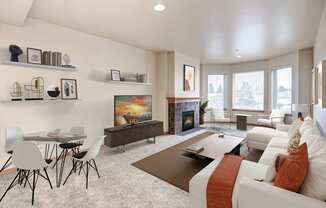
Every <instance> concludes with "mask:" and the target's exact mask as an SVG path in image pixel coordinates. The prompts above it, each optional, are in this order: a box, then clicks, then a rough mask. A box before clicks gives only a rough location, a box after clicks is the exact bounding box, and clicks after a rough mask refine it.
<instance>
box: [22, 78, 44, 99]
mask: <svg viewBox="0 0 326 208" xmlns="http://www.w3.org/2000/svg"><path fill="white" fill-rule="evenodd" d="M24 89H25V92H26V93H27V94H26V96H25V100H43V99H44V98H43V95H44V79H43V77H34V78H32V80H31V84H30V85H24Z"/></svg>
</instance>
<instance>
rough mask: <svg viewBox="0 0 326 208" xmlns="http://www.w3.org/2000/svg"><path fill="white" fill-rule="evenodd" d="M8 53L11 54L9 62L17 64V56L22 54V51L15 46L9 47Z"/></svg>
mask: <svg viewBox="0 0 326 208" xmlns="http://www.w3.org/2000/svg"><path fill="white" fill-rule="evenodd" d="M9 52H10V53H11V57H10V61H13V62H18V56H19V55H21V54H23V50H22V49H21V48H19V46H17V45H10V46H9Z"/></svg>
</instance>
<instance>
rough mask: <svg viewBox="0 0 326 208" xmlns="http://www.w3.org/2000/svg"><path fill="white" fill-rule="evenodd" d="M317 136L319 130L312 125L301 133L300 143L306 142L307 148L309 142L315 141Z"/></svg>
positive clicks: (309, 144)
mask: <svg viewBox="0 0 326 208" xmlns="http://www.w3.org/2000/svg"><path fill="white" fill-rule="evenodd" d="M319 136H320V131H319V129H318V128H317V127H316V126H314V127H313V128H311V129H308V130H306V131H305V132H304V134H303V135H301V139H300V145H301V144H303V143H307V146H308V149H309V147H310V146H311V144H312V143H313V142H314V141H315V139H318V138H319Z"/></svg>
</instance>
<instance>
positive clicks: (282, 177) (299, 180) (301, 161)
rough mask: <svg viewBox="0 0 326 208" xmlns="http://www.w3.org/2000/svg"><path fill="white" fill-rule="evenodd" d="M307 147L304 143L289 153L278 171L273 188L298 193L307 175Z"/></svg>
mask: <svg viewBox="0 0 326 208" xmlns="http://www.w3.org/2000/svg"><path fill="white" fill-rule="evenodd" d="M308 165H309V160H308V146H307V144H306V143H304V144H302V145H300V147H299V148H298V149H297V150H296V151H294V152H291V153H290V155H289V156H288V157H287V158H286V159H285V161H284V162H283V164H282V165H281V168H280V170H279V171H278V173H277V175H276V177H275V180H274V186H277V187H280V188H283V189H286V190H289V191H293V192H298V191H299V190H300V187H301V186H302V184H303V182H304V180H305V178H306V176H307V173H308Z"/></svg>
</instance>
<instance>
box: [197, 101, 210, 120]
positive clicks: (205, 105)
mask: <svg viewBox="0 0 326 208" xmlns="http://www.w3.org/2000/svg"><path fill="white" fill-rule="evenodd" d="M207 106H208V101H205V102H203V103H201V104H200V110H199V113H200V121H199V122H200V124H204V116H205V113H206V108H207Z"/></svg>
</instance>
